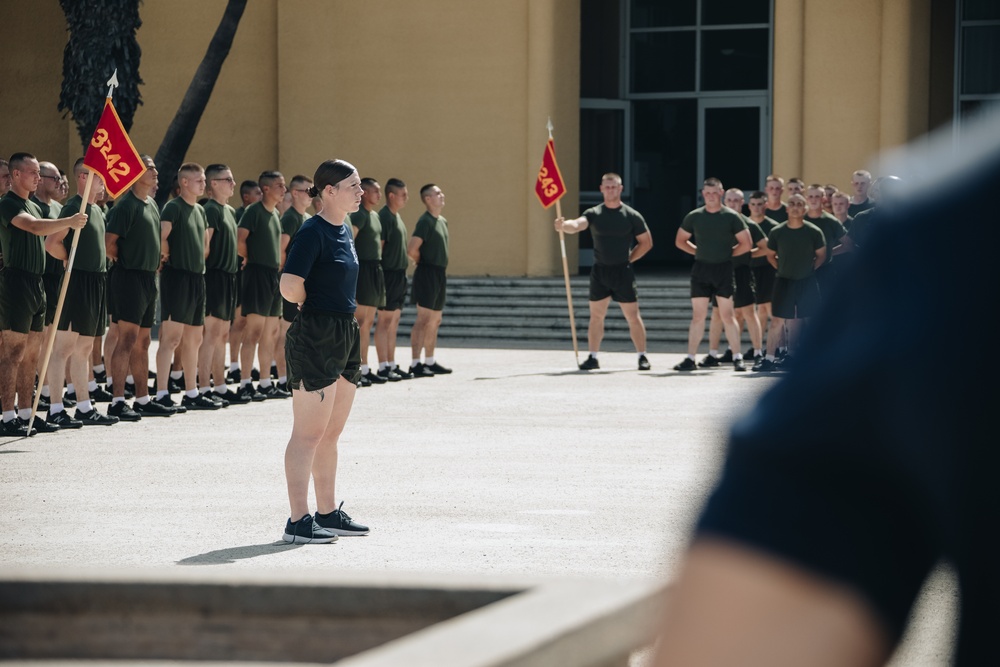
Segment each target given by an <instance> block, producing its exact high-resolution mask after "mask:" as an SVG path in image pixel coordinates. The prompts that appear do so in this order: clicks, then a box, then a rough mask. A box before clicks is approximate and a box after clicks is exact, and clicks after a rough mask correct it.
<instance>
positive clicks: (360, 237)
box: [351, 206, 422, 262]
mask: <svg viewBox="0 0 1000 667" xmlns="http://www.w3.org/2000/svg"><path fill="white" fill-rule="evenodd" d="M351 225H352V226H354V227H356V228H357V230H358V233H357V235H356V236H355V237H354V249H355V250H357V252H358V260H359V261H361V262H377V261H379V260H381V259H382V220H381V219H379V217H378V213H376V212H375V211H366V210H365V208H364V207H363V206H362V207H361V208H360V209H358V210H357V211H356V212H355V213H351ZM421 252H422V251H421Z"/></svg>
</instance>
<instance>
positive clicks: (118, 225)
mask: <svg viewBox="0 0 1000 667" xmlns="http://www.w3.org/2000/svg"><path fill="white" fill-rule="evenodd" d="M107 231H108V233H109V234H117V235H118V266H120V267H122V268H124V269H132V270H133V271H156V270H157V269H159V268H160V210H159V209H158V208H157V207H156V202H155V201H154V200H153V198H152V197H147V198H146V199H145V200H142V199H139V198H138V197H136V196H135V195H134V194H132V193H131V192H129V193H128V194H126V195H125V196H124V197H122V198H120V199H119V200H118V202H117V203H116V204H115V205H114V206H113V207H111V212H110V213H108V217H107Z"/></svg>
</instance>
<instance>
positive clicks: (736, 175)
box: [704, 107, 765, 190]
mask: <svg viewBox="0 0 1000 667" xmlns="http://www.w3.org/2000/svg"><path fill="white" fill-rule="evenodd" d="M764 175H765V174H761V173H760V107H732V108H725V107H719V108H714V109H712V108H708V109H705V174H704V177H705V178H708V177H709V176H715V177H716V178H718V179H719V180H720V181H722V184H723V185H724V186H725V187H726V188H727V189H728V188H740V189H741V190H756V189H757V188H759V187H760V184H761V183H762V182H763V178H762V177H763V176H764Z"/></svg>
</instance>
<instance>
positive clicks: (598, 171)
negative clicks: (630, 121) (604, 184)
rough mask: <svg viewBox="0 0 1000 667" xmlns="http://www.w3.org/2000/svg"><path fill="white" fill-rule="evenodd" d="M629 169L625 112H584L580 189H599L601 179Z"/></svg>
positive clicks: (620, 110)
mask: <svg viewBox="0 0 1000 667" xmlns="http://www.w3.org/2000/svg"><path fill="white" fill-rule="evenodd" d="M624 170H625V111H624V110H622V109H580V189H581V190H594V191H596V190H598V189H599V188H600V186H601V176H602V175H603V174H605V173H607V172H609V171H613V172H615V173H618V174H621V173H623V172H624Z"/></svg>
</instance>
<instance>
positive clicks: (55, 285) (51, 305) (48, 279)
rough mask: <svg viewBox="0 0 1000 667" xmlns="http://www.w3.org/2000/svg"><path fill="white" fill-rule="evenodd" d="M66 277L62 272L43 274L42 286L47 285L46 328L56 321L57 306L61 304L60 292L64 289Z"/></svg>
mask: <svg viewBox="0 0 1000 667" xmlns="http://www.w3.org/2000/svg"><path fill="white" fill-rule="evenodd" d="M64 275H65V273H64V272H62V271H60V272H59V273H43V274H42V284H43V285H45V326H49V325H50V324H52V321H53V320H54V319H56V306H57V305H58V304H59V290H60V289H62V278H63V276H64ZM67 298H68V297H67Z"/></svg>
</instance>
